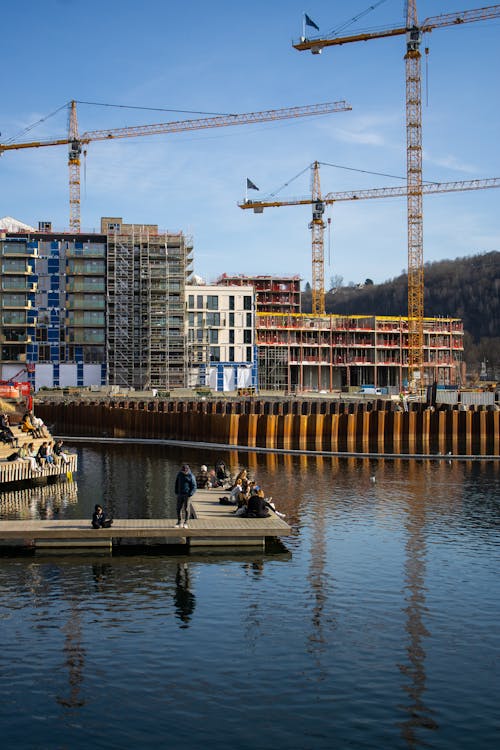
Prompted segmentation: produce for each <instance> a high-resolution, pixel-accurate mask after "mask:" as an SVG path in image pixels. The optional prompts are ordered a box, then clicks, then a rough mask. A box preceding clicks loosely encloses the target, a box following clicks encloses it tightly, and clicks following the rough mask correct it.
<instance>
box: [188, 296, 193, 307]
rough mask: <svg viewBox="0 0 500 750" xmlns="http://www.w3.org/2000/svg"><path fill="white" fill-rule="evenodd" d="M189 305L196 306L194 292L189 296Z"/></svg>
mask: <svg viewBox="0 0 500 750" xmlns="http://www.w3.org/2000/svg"><path fill="white" fill-rule="evenodd" d="M188 307H190V308H193V307H194V294H190V295H189V297H188Z"/></svg>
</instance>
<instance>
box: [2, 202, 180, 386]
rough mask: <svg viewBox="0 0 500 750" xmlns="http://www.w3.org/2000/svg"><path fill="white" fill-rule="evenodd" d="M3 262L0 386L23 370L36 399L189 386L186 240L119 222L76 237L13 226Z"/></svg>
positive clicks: (5, 236) (45, 226)
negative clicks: (48, 394)
mask: <svg viewBox="0 0 500 750" xmlns="http://www.w3.org/2000/svg"><path fill="white" fill-rule="evenodd" d="M0 226H1V224H0ZM0 257H1V263H2V267H1V277H0V279H1V283H0V314H1V321H2V329H1V343H2V349H1V358H0V378H1V379H4V380H8V379H11V378H13V377H14V376H15V375H17V373H18V371H19V370H22V369H24V370H26V371H27V377H28V378H29V380H30V382H31V384H32V386H33V387H34V389H35V390H38V389H40V388H41V387H43V386H47V387H54V386H56V387H68V386H90V385H108V384H109V385H120V386H126V387H135V388H137V389H149V388H158V389H169V388H172V387H178V386H184V385H185V383H186V377H187V364H186V362H187V359H186V346H185V344H186V337H185V331H184V288H185V284H186V281H187V280H188V279H189V277H190V274H191V269H190V264H191V263H192V244H191V242H190V241H189V240H188V239H187V238H186V237H185V235H184V234H183V233H181V232H180V233H166V232H159V230H158V227H157V225H134V224H124V223H123V221H122V219H121V218H119V217H113V218H111V217H108V218H104V219H102V220H101V232H100V233H99V234H97V233H95V234H94V233H90V234H83V233H82V234H78V235H74V234H70V233H66V232H63V233H60V232H54V231H53V230H52V226H51V224H50V222H40V224H39V227H38V230H35V229H32V228H29V227H28V228H26V225H21V224H17V226H16V225H13V224H12V222H10V224H9V230H8V231H2V230H0ZM18 379H19V378H18Z"/></svg>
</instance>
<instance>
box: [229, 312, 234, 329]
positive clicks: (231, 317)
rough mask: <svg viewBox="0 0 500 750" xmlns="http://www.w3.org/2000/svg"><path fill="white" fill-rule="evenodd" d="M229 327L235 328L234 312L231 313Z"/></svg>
mask: <svg viewBox="0 0 500 750" xmlns="http://www.w3.org/2000/svg"><path fill="white" fill-rule="evenodd" d="M229 328H234V313H229Z"/></svg>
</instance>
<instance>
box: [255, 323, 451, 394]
mask: <svg viewBox="0 0 500 750" xmlns="http://www.w3.org/2000/svg"><path fill="white" fill-rule="evenodd" d="M256 326H257V331H256V334H257V347H258V372H259V387H260V388H261V389H266V390H281V391H283V390H284V391H288V392H305V391H335V390H349V389H353V390H357V389H359V388H363V387H366V388H373V389H378V388H380V389H386V392H387V393H397V392H398V391H399V390H401V389H402V388H404V387H405V386H406V385H407V382H408V318H406V317H385V316H384V317H381V316H373V315H354V316H341V315H323V316H316V315H310V314H300V315H292V314H277V313H276V314H273V315H270V314H266V313H258V314H257V322H256ZM462 357H463V325H462V321H461V320H459V319H457V318H425V320H424V360H425V367H424V382H423V383H422V384H421V386H422V387H423V386H427V385H431V384H433V383H437V384H438V385H441V386H447V385H456V384H457V383H460V381H461V377H462V366H463V365H462Z"/></svg>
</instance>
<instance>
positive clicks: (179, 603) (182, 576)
mask: <svg viewBox="0 0 500 750" xmlns="http://www.w3.org/2000/svg"><path fill="white" fill-rule="evenodd" d="M174 602H175V614H176V616H177V617H178V618H179V620H180V621H181V625H180V626H179V627H181V628H188V627H189V623H190V621H191V618H192V616H193V612H194V609H195V606H196V596H195V595H194V593H193V591H192V584H191V577H190V570H189V563H187V562H179V563H177V572H176V574H175V594H174Z"/></svg>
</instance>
